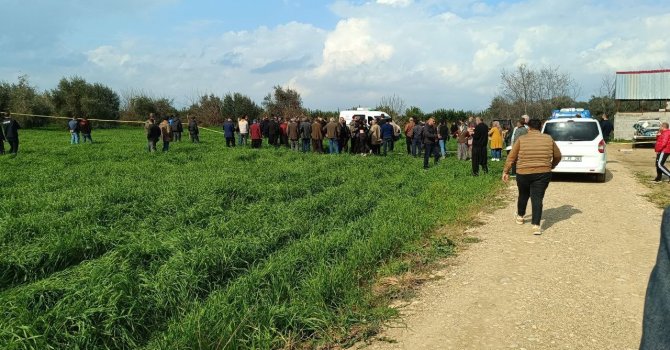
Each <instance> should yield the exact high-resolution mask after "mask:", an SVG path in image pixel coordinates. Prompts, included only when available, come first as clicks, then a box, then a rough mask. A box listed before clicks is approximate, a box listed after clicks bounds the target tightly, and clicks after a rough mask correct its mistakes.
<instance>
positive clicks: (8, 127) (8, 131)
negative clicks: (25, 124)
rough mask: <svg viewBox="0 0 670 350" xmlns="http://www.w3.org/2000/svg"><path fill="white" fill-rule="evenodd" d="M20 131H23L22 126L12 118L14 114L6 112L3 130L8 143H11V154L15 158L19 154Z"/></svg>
mask: <svg viewBox="0 0 670 350" xmlns="http://www.w3.org/2000/svg"><path fill="white" fill-rule="evenodd" d="M19 129H21V125H19V123H18V122H17V121H16V120H14V118H12V114H11V113H10V112H5V119H4V120H3V121H2V130H3V132H4V133H5V139H7V143H9V153H10V154H13V155H15V156H16V155H17V154H18V153H19Z"/></svg>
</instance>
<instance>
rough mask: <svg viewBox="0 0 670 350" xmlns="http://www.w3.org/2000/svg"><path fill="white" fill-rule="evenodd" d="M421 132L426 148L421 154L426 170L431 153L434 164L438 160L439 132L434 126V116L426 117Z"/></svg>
mask: <svg viewBox="0 0 670 350" xmlns="http://www.w3.org/2000/svg"><path fill="white" fill-rule="evenodd" d="M421 133H422V135H423V144H424V147H425V148H426V149H425V151H424V152H425V153H424V154H423V168H424V169H426V170H428V161H429V160H430V156H431V155H434V156H435V165H437V162H438V161H439V160H440V152H439V151H438V149H437V147H438V138H439V133H438V131H437V128H436V127H435V119H434V118H428V121H427V122H426V125H425V126H424V127H423V131H422V132H421Z"/></svg>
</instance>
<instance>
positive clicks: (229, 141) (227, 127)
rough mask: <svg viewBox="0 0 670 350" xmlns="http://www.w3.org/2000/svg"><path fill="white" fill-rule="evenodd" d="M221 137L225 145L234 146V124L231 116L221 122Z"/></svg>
mask: <svg viewBox="0 0 670 350" xmlns="http://www.w3.org/2000/svg"><path fill="white" fill-rule="evenodd" d="M223 137H224V138H225V139H226V147H235V124H234V123H233V119H232V118H228V119H226V121H225V122H223Z"/></svg>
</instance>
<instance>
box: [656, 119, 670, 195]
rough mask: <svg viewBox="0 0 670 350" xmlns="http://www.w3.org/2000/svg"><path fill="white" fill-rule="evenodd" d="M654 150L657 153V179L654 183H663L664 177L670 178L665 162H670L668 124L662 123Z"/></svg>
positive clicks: (669, 131) (669, 171) (669, 132)
mask: <svg viewBox="0 0 670 350" xmlns="http://www.w3.org/2000/svg"><path fill="white" fill-rule="evenodd" d="M654 150H655V151H656V178H655V179H654V180H652V182H653V183H661V180H663V175H665V176H668V177H670V170H668V168H666V167H665V162H666V161H667V160H668V156H670V130H669V127H668V123H661V128H660V129H659V130H658V134H657V135H656V144H655V145H654Z"/></svg>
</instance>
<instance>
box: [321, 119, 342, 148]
mask: <svg viewBox="0 0 670 350" xmlns="http://www.w3.org/2000/svg"><path fill="white" fill-rule="evenodd" d="M323 129H324V130H325V131H326V138H328V153H330V154H337V153H339V146H338V144H337V140H338V139H339V137H340V126H339V125H338V124H337V122H336V121H335V118H330V121H329V122H328V124H326V126H325V127H324V128H323Z"/></svg>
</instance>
